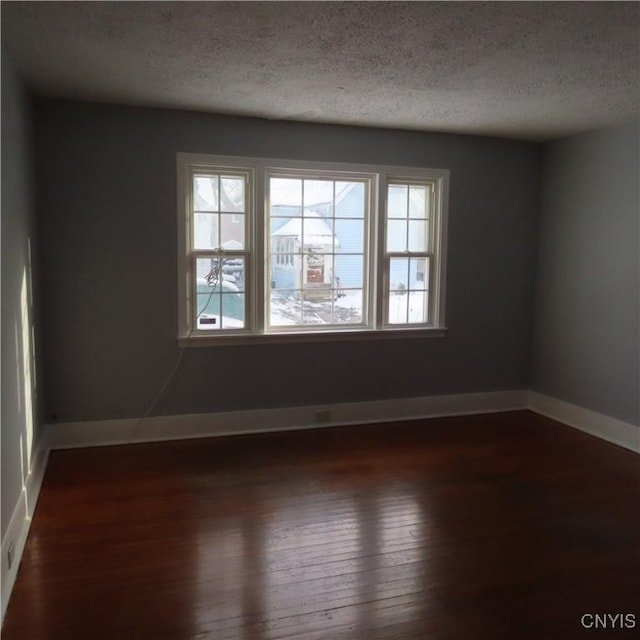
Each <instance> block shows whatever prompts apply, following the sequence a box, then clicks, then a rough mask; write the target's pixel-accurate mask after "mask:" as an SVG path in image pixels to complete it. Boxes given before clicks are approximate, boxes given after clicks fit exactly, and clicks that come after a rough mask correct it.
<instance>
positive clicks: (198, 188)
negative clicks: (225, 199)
mask: <svg viewBox="0 0 640 640" xmlns="http://www.w3.org/2000/svg"><path fill="white" fill-rule="evenodd" d="M218 182H219V178H218V176H194V177H193V210H194V211H218Z"/></svg>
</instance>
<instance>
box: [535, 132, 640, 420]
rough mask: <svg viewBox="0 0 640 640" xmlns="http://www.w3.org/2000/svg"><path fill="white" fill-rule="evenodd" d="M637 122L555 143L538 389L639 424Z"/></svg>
mask: <svg viewBox="0 0 640 640" xmlns="http://www.w3.org/2000/svg"><path fill="white" fill-rule="evenodd" d="M638 143H639V138H638V124H637V123H635V124H629V125H627V126H621V127H616V128H612V129H606V130H602V131H596V132H593V133H589V134H585V135H580V136H575V137H571V138H567V139H564V140H561V141H559V142H555V143H553V144H551V145H549V146H548V147H547V149H546V153H545V157H544V173H543V201H542V209H541V221H540V234H539V251H540V252H539V267H538V278H537V302H536V312H535V327H536V328H535V341H534V362H533V376H532V386H533V388H534V389H535V390H536V391H540V392H541V393H545V394H548V395H550V396H554V397H556V398H560V399H561V400H565V401H567V402H571V403H573V404H577V405H579V406H582V407H585V408H587V409H591V410H594V411H597V412H600V413H603V414H605V415H608V416H612V417H615V418H618V419H620V420H624V421H626V422H629V423H631V424H636V425H637V424H638V403H639V398H638V393H639V386H640V384H639V382H640V381H639V380H638V365H639V358H640V356H639V353H640V348H639V344H638V309H639V301H638V291H639V288H640V287H639V282H638V279H639V272H640V266H639V262H638V217H639V208H638V178H639V167H638Z"/></svg>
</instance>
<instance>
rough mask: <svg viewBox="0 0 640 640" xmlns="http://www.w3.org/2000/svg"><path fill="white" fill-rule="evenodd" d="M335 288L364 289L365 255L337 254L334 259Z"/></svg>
mask: <svg viewBox="0 0 640 640" xmlns="http://www.w3.org/2000/svg"><path fill="white" fill-rule="evenodd" d="M334 272H335V278H334V285H333V286H334V288H335V289H336V290H339V289H351V288H357V289H362V287H363V286H364V256H363V255H350V256H342V255H337V256H336V257H335V260H334Z"/></svg>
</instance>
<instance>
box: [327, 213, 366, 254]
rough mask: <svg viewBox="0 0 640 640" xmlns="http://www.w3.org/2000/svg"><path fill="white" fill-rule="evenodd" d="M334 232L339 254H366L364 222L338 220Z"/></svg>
mask: <svg viewBox="0 0 640 640" xmlns="http://www.w3.org/2000/svg"><path fill="white" fill-rule="evenodd" d="M334 231H335V239H336V251H337V252H338V253H363V252H364V220H346V219H339V218H336V220H335V225H334Z"/></svg>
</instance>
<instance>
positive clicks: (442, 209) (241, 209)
mask: <svg viewBox="0 0 640 640" xmlns="http://www.w3.org/2000/svg"><path fill="white" fill-rule="evenodd" d="M447 189H448V171H446V170H429V169H416V168H406V167H404V168H402V167H379V166H362V165H335V164H327V163H307V162H294V161H283V160H271V159H258V158H232V157H224V156H195V155H190V154H178V238H179V254H178V283H179V284H178V296H179V304H180V308H179V338H180V340H181V342H182V343H183V344H189V345H193V344H225V343H238V342H249V341H260V340H263V341H271V340H276V339H278V340H300V339H304V340H319V339H327V338H331V339H341V338H347V337H348V338H349V339H353V338H354V337H356V336H357V335H362V336H365V337H382V336H405V337H407V336H411V335H421V336H423V335H429V334H431V335H442V333H443V330H444V284H445V247H446V244H445V240H446V221H447Z"/></svg>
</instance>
